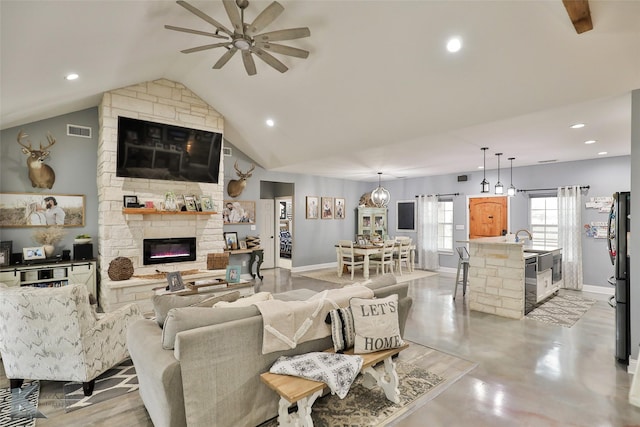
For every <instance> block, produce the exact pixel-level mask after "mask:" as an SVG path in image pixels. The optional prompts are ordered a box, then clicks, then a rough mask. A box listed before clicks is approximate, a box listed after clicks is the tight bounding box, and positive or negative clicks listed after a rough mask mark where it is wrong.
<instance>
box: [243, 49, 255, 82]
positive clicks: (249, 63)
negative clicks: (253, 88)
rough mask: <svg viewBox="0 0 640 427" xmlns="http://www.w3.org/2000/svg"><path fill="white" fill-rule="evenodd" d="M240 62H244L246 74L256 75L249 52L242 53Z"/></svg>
mask: <svg viewBox="0 0 640 427" xmlns="http://www.w3.org/2000/svg"><path fill="white" fill-rule="evenodd" d="M242 62H244V68H245V69H246V70H247V74H249V75H250V76H253V75H254V74H255V73H256V63H255V62H254V61H253V57H252V56H251V52H250V51H248V50H243V51H242Z"/></svg>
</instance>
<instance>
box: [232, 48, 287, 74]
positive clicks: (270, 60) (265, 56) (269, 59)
mask: <svg viewBox="0 0 640 427" xmlns="http://www.w3.org/2000/svg"><path fill="white" fill-rule="evenodd" d="M252 52H253V53H255V54H256V55H258V58H260V59H262V60H263V61H264V62H266V63H267V64H269V65H271V66H272V67H273V68H275V69H276V70H278V71H280V72H281V73H284V72H285V71H287V70H288V68H287V66H286V65H284V64H283V63H282V62H280V61H279V60H278V59H276V58H275V57H274V56H272V55H270V54H269V53H267V52H265V51H264V50H262V49H260V48H259V47H254V48H253V50H252ZM243 53H244V52H243Z"/></svg>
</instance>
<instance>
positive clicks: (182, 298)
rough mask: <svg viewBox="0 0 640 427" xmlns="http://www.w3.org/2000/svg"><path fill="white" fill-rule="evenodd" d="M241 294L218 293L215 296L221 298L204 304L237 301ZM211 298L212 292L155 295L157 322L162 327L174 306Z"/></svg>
mask: <svg viewBox="0 0 640 427" xmlns="http://www.w3.org/2000/svg"><path fill="white" fill-rule="evenodd" d="M239 296H240V293H239V292H237V291H236V292H231V293H229V294H224V295H217V296H215V297H213V298H219V299H217V300H215V301H211V304H210V305H204V307H211V306H213V304H215V303H216V302H219V301H235V300H236V299H238V297H239ZM211 298H212V297H211V294H208V293H202V294H196V295H154V296H153V297H152V298H151V302H152V303H153V311H154V313H155V315H156V322H158V325H159V326H160V327H163V325H164V321H165V319H166V318H167V313H169V310H171V309H172V308H181V307H191V306H197V305H198V304H202V303H205V301H209V300H210V299H211ZM205 304H207V303H205Z"/></svg>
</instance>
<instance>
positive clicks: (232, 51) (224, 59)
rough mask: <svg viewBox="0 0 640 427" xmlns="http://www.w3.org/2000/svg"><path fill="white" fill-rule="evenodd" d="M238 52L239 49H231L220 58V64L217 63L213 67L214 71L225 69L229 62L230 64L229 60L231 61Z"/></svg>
mask: <svg viewBox="0 0 640 427" xmlns="http://www.w3.org/2000/svg"><path fill="white" fill-rule="evenodd" d="M237 51H238V49H236V48H235V47H232V48H231V49H229V50H228V51H227V52H226V53H225V54H224V55H222V56H221V57H220V59H218V62H216V63H215V64H214V66H213V68H214V69H216V70H219V69H220V68H222V67H224V64H226V63H227V62H229V60H230V59H231V57H232V56H233V55H234V54H235V53H236V52H237Z"/></svg>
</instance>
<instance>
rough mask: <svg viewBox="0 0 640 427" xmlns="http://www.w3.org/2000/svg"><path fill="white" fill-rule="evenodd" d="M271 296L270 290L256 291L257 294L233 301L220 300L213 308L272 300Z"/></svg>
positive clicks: (247, 304) (243, 305) (240, 305)
mask: <svg viewBox="0 0 640 427" xmlns="http://www.w3.org/2000/svg"><path fill="white" fill-rule="evenodd" d="M272 299H273V296H272V295H271V292H258V293H257V294H253V295H250V296H248V297H244V298H239V299H237V300H236V301H233V302H227V301H220V302H217V303H215V304H214V305H213V307H215V308H229V307H247V306H249V305H252V304H253V303H254V302H260V301H268V300H272Z"/></svg>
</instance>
